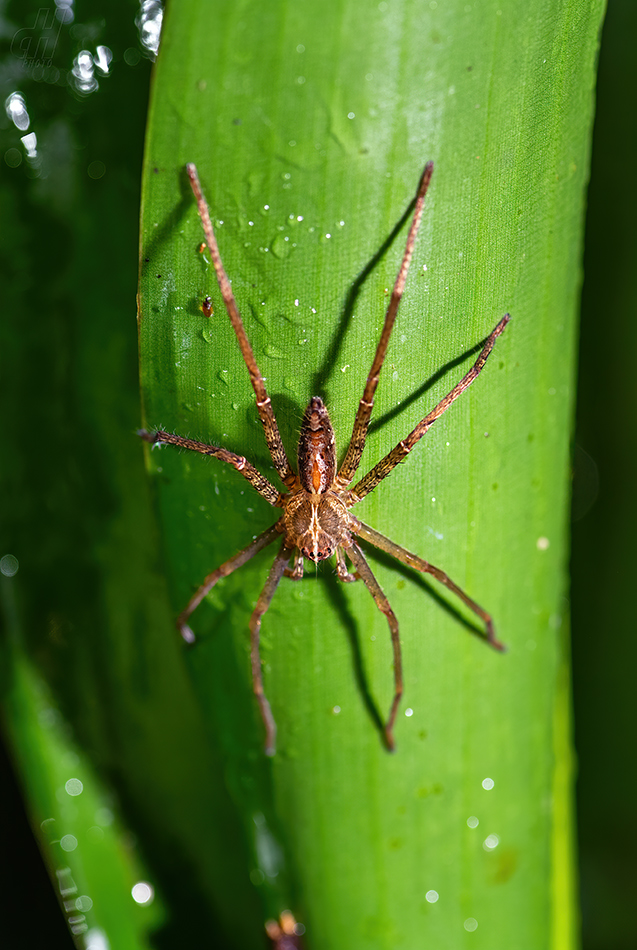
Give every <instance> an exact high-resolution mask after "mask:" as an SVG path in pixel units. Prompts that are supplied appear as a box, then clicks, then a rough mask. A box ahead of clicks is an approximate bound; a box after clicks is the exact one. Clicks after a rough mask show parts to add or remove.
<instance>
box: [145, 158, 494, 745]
mask: <svg viewBox="0 0 637 950" xmlns="http://www.w3.org/2000/svg"><path fill="white" fill-rule="evenodd" d="M186 169H187V172H188V177H189V178H190V183H191V185H192V189H193V192H194V195H195V198H196V200H197V208H198V211H199V216H200V217H201V221H202V224H203V229H204V233H205V235H206V241H207V244H208V248H209V249H210V255H211V258H212V263H213V265H214V268H215V273H216V275H217V280H218V283H219V289H220V290H221V294H222V296H223V300H224V303H225V306H226V310H227V312H228V316H229V317H230V322H231V323H232V326H233V328H234V331H235V334H236V336H237V340H238V342H239V346H240V348H241V353H242V354H243V358H244V360H245V363H246V366H247V368H248V372H249V373H250V381H251V383H252V387H253V389H254V392H255V396H256V400H257V410H258V413H259V416H260V418H261V422H262V423H263V430H264V435H265V440H266V442H267V444H268V449H269V450H270V455H271V457H272V461H273V463H274V467H275V469H276V471H277V474H278V476H279V478H280V479H281V482H282V483H283V485H284V491H283V492H280V491H279V490H278V489H277V488H275V486H274V485H273V484H272V483H271V482H270V481H269V480H268V479H267V478H265V476H264V475H262V474H261V473H260V472H259V471H257V469H256V468H255V467H254V466H253V465H251V464H250V462H248V461H247V460H246V459H245V458H243V456H241V455H236V454H235V453H234V452H229V451H228V450H227V449H222V448H218V447H216V446H213V445H205V444H204V443H202V442H196V441H194V440H193V439H186V438H183V437H182V436H179V435H173V434H172V433H170V432H163V431H159V432H154V433H149V432H146V430H144V429H142V430H140V433H139V434H140V435H141V437H142V438H143V439H144V440H145V441H146V442H150V443H151V444H153V445H155V444H158V443H167V444H171V445H177V446H179V447H181V448H184V449H191V450H193V451H195V452H200V453H201V454H202V455H210V456H212V457H213V458H217V459H220V460H221V461H223V462H228V463H229V464H230V465H232V466H234V468H236V469H237V471H238V472H240V473H241V474H242V475H243V477H244V478H246V479H247V480H248V481H249V482H250V484H251V485H252V487H253V488H254V489H255V490H256V491H258V492H259V494H260V495H261V496H262V497H263V498H265V499H266V501H268V502H269V503H270V504H271V505H273V506H274V507H276V508H282V509H283V514H282V515H281V517H280V518H279V520H278V521H277V522H276V524H274V525H272V527H271V528H268V530H267V531H264V532H263V534H260V535H259V536H258V537H257V538H255V539H254V541H253V542H252V543H251V544H249V545H248V546H247V547H246V548H244V549H243V550H242V551H239V553H238V554H235V555H234V557H232V558H230V560H229V561H226V562H225V564H222V565H221V566H220V567H218V568H217V569H216V570H215V571H213V572H212V573H211V574H209V575H208V577H206V578H205V580H204V582H203V584H202V585H201V587H200V588H199V590H198V591H197V592H196V594H195V595H194V596H193V597H192V598H191V600H190V601H189V603H188V604H187V605H186V607H185V608H184V610H183V611H182V612H181V614H180V615H179V617H178V618H177V627H178V629H179V631H180V633H181V635H182V636H183V638H184V639H185V640H187V641H189V642H192V640H194V635H193V633H192V630H191V629H190V627H189V626H188V623H187V620H188V618H189V617H190V614H191V613H192V612H193V610H194V609H195V608H196V607H197V606H198V605H199V604H200V603H201V601H202V600H203V598H204V597H205V596H206V594H207V593H208V592H209V591H210V590H212V588H213V587H214V586H215V584H216V583H217V582H218V581H219V580H221V578H222V577H226V576H227V575H228V574H230V573H232V571H235V570H236V569H237V568H239V567H241V566H242V565H243V564H245V563H246V561H248V560H250V558H251V557H254V555H255V554H257V552H258V551H261V550H263V548H265V547H267V546H268V545H269V544H272V542H274V541H275V540H276V539H277V538H279V539H281V538H282V544H281V549H280V551H279V553H278V555H277V556H276V558H275V560H274V564H273V565H272V568H271V569H270V574H269V576H268V579H267V581H266V584H265V587H264V588H263V591H262V592H261V596H260V597H259V600H258V602H257V606H256V608H255V610H254V613H253V614H252V617H251V618H250V633H251V661H252V679H253V686H254V692H255V695H256V697H257V700H258V702H259V708H260V711H261V716H262V718H263V722H264V725H265V731H266V745H265V751H266V754H268V755H274V751H275V738H276V725H275V722H274V717H273V716H272V711H271V709H270V704H269V702H268V700H267V699H266V696H265V693H264V691H263V679H262V673H261V660H260V656H259V631H260V628H261V618H262V617H263V615H264V613H265V612H266V610H267V609H268V607H269V605H270V601H271V600H272V597H273V596H274V592H275V590H276V588H277V586H278V584H279V581H280V580H281V578H282V577H283V576H284V575H285V574H287V576H288V577H290V578H292V579H293V580H299V579H300V578H301V577H302V576H303V558H308V559H309V560H311V561H314V562H317V561H323V560H325V558H328V557H331V556H332V555H335V557H336V571H337V574H338V576H339V578H340V579H341V580H343V581H355V580H358V579H361V580H362V581H363V583H364V584H365V586H366V587H367V589H368V590H369V592H370V593H371V595H372V597H373V598H374V600H375V602H376V604H377V606H378V607H379V609H380V610H381V611H382V612H383V613H384V614H385V616H386V617H387V621H388V624H389V630H390V634H391V640H392V647H393V652H394V698H393V700H392V705H391V709H390V712H389V716H388V718H387V724H386V726H385V729H384V735H385V740H386V743H387V746H388V748H390V749H393V748H394V736H393V727H394V722H395V720H396V713H397V712H398V705H399V702H400V697H401V695H402V691H403V676H402V661H401V651H400V640H399V637H398V621H397V620H396V617H395V615H394V612H393V610H392V609H391V607H390V605H389V601H388V600H387V597H386V596H385V594H384V593H383V591H382V589H381V587H380V585H379V583H378V581H377V580H376V578H375V577H374V575H373V574H372V572H371V570H370V568H369V565H368V564H367V561H366V560H365V557H364V555H363V552H362V550H361V548H360V547H359V545H358V540H359V539H362V540H363V541H367V542H369V543H370V544H372V545H374V546H375V547H377V548H380V549H381V550H382V551H386V552H387V553H388V554H391V555H392V556H393V557H395V558H396V559H397V560H399V561H401V562H402V563H403V564H407V565H408V566H409V567H412V568H414V569H415V570H417V571H421V572H422V573H425V574H431V575H432V576H433V577H435V578H436V579H437V580H438V581H440V583H442V584H444V585H445V587H447V588H448V589H449V590H450V591H452V593H454V594H455V595H456V596H457V597H459V598H460V600H462V602H463V603H464V604H466V605H467V607H469V608H470V609H471V610H472V611H473V612H474V613H475V614H477V616H478V617H480V618H481V620H482V621H483V622H484V624H485V627H486V633H487V636H486V639H487V641H488V642H489V643H490V644H491V646H492V647H494V648H495V649H497V650H502V649H504V648H503V646H502V644H501V643H500V642H499V640H497V638H496V635H495V631H494V628H493V622H492V620H491V616H490V615H489V614H488V613H487V612H486V610H483V608H482V607H480V606H479V605H478V604H477V603H476V602H475V601H474V600H472V599H471V598H470V597H469V596H468V595H467V594H465V592H464V591H463V590H461V589H460V588H459V587H458V586H457V584H454V582H453V581H452V580H451V579H450V578H449V577H447V575H446V574H445V573H444V571H441V570H440V568H438V567H434V565H433V564H429V563H428V562H427V561H424V560H423V559H422V558H420V557H418V555H416V554H411V553H410V552H409V551H407V550H405V548H402V547H400V546H399V545H398V544H396V543H395V542H394V541H390V539H389V538H386V537H384V536H383V535H382V534H380V533H379V532H378V531H375V530H374V529H373V528H370V527H369V526H368V525H365V524H363V522H362V521H359V520H358V519H357V518H355V517H354V516H353V515H352V514H351V513H350V510H349V509H350V508H352V506H353V505H355V504H357V503H358V502H359V501H360V500H361V499H362V498H364V497H365V495H368V494H369V493H370V492H371V491H373V490H374V489H375V488H376V486H377V485H378V484H379V483H380V482H381V481H382V480H383V479H384V478H385V477H386V476H387V475H389V473H390V472H391V471H392V470H393V469H394V468H395V467H396V465H398V463H399V462H402V461H404V459H405V458H406V457H407V455H408V453H409V452H410V451H411V449H412V448H413V447H414V445H416V443H417V442H418V441H419V440H420V439H421V438H422V437H423V435H424V434H425V432H426V431H427V429H429V427H430V426H431V425H433V423H434V422H435V421H436V419H438V418H439V416H441V415H442V413H443V412H445V410H446V409H448V408H449V406H450V405H451V404H452V403H453V402H454V401H455V400H456V399H457V398H458V396H459V395H460V394H461V393H462V392H464V390H465V389H466V388H467V387H468V386H470V385H471V383H472V382H473V381H474V379H475V378H476V377H477V376H478V374H479V373H480V372H481V371H482V369H483V367H484V365H485V363H486V361H487V359H488V358H489V354H490V353H491V351H492V349H493V347H494V345H495V341H496V340H497V338H498V337H499V336H500V334H501V333H502V331H503V330H504V328H505V327H506V325H507V323H508V322H509V315H508V314H506V315H505V316H504V317H503V318H502V319H501V320H500V322H499V323H498V324H497V326H496V327H495V329H494V330H493V331H492V332H491V333H490V334H489V336H488V337H487V339H486V340H485V341H484V344H483V347H482V350H481V352H480V355H479V356H478V358H477V360H476V362H475V363H474V365H473V366H472V368H471V369H470V370H469V372H468V373H467V374H466V376H464V377H463V378H462V379H461V380H460V382H459V383H457V385H456V386H454V388H453V389H452V390H451V392H450V393H448V394H447V395H446V396H445V397H444V399H442V400H441V401H440V402H439V403H438V405H437V406H435V407H434V408H433V409H432V410H431V412H429V413H428V414H427V415H426V416H425V417H424V419H421V421H420V422H419V423H418V424H417V425H416V427H415V428H414V429H412V431H411V432H410V433H409V434H408V435H407V436H406V437H405V438H404V439H402V440H401V441H400V442H399V443H398V445H397V446H396V447H395V448H394V449H392V451H391V452H389V453H388V455H386V456H385V457H384V458H383V459H381V460H380V462H378V463H377V464H376V465H375V466H374V467H373V468H372V469H371V470H370V471H369V472H368V473H367V474H366V475H365V476H364V478H362V479H361V480H360V481H359V482H358V483H357V484H356V485H354V487H353V488H350V487H349V486H350V484H351V482H352V481H353V479H354V476H355V474H356V471H357V469H358V466H359V464H360V461H361V456H362V454H363V449H364V448H365V440H366V437H367V428H368V426H369V420H370V417H371V413H372V408H373V405H374V394H375V392H376V387H377V385H378V378H379V374H380V371H381V368H382V365H383V362H384V360H385V354H386V352H387V346H388V344H389V338H390V336H391V332H392V329H393V326H394V321H395V319H396V314H397V312H398V305H399V303H400V299H401V297H402V294H403V290H404V288H405V281H406V279H407V272H408V270H409V264H410V262H411V258H412V255H413V251H414V244H415V241H416V234H417V232H418V228H419V226H420V220H421V218H422V212H423V207H424V201H425V195H426V193H427V188H428V187H429V181H430V179H431V174H432V172H433V164H432V162H429V163H428V164H427V165H426V166H425V170H424V172H423V174H422V178H421V179H420V183H419V185H418V191H417V193H416V199H415V208H414V216H413V219H412V223H411V227H410V229H409V235H408V237H407V244H406V246H405V253H404V254H403V259H402V263H401V265H400V269H399V271H398V276H397V278H396V283H395V285H394V289H393V292H392V295H391V300H390V302H389V306H388V308H387V313H386V315H385V323H384V325H383V330H382V332H381V336H380V340H379V342H378V346H377V349H376V355H375V356H374V360H373V363H372V366H371V369H370V371H369V375H368V377H367V382H366V384H365V389H364V391H363V396H362V398H361V401H360V403H359V406H358V411H357V413H356V418H355V419H354V428H353V431H352V436H351V439H350V443H349V447H348V449H347V452H346V453H345V458H344V459H343V463H342V465H341V467H340V469H339V468H337V463H336V448H335V445H334V430H333V428H332V423H331V422H330V417H329V415H328V412H327V409H326V408H325V405H324V403H323V400H322V399H320V398H319V397H318V396H314V397H312V399H310V402H309V404H308V407H307V409H306V410H305V414H304V416H303V423H302V425H301V433H300V437H299V445H298V473H295V472H294V471H293V469H292V468H291V466H290V463H289V461H288V457H287V454H286V451H285V448H284V446H283V442H282V440H281V436H280V434H279V429H278V426H277V422H276V419H275V416H274V412H273V410H272V404H271V401H270V397H269V396H268V394H267V392H266V388H265V383H264V380H263V377H262V376H261V373H260V371H259V368H258V366H257V363H256V360H255V358H254V353H253V352H252V347H251V346H250V342H249V340H248V338H247V336H246V332H245V329H244V326H243V322H242V320H241V316H240V315H239V310H238V308H237V304H236V301H235V299H234V295H233V293H232V289H231V286H230V281H229V280H228V277H227V275H226V272H225V270H224V268H223V264H222V263H221V257H220V255H219V248H218V246H217V240H216V238H215V234H214V230H213V227H212V222H211V220H210V213H209V211H208V206H207V204H206V201H205V199H204V197H203V193H202V191H201V186H200V184H199V178H198V176H197V170H196V168H195V166H194V165H187V166H186ZM206 299H208V298H206ZM346 558H347V559H349V560H350V561H351V563H352V565H353V567H354V573H350V571H349V569H348V567H347V562H346ZM291 560H292V561H293V567H292V568H291V569H290V568H289V567H288V565H289V563H290V561H291Z"/></svg>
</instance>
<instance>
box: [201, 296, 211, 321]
mask: <svg viewBox="0 0 637 950" xmlns="http://www.w3.org/2000/svg"><path fill="white" fill-rule="evenodd" d="M201 312H202V313H203V315H204V317H211V316H212V315H213V313H214V310H213V309H212V297H208V296H206V297H204V298H203V301H202V303H201Z"/></svg>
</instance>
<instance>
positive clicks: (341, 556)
mask: <svg viewBox="0 0 637 950" xmlns="http://www.w3.org/2000/svg"><path fill="white" fill-rule="evenodd" d="M336 575H337V577H338V579H339V581H345V582H346V583H350V582H351V581H357V580H360V578H359V576H358V574H350V572H349V571H348V570H347V563H346V561H345V553H344V551H343V548H342V547H341V546H340V544H339V545H338V547H337V548H336Z"/></svg>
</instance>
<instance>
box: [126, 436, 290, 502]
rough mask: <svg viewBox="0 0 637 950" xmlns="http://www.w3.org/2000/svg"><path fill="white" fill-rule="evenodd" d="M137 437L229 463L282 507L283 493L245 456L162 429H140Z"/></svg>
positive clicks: (265, 496) (154, 443)
mask: <svg viewBox="0 0 637 950" xmlns="http://www.w3.org/2000/svg"><path fill="white" fill-rule="evenodd" d="M137 435H138V436H139V437H140V438H141V439H143V440H144V442H149V443H150V444H151V445H176V446H177V447H178V448H180V449H189V450H190V451H191V452H199V453H200V454H201V455H210V456H211V457H212V458H215V459H220V460H221V461H222V462H227V463H228V464H229V465H232V466H233V468H236V470H237V471H238V472H240V473H241V474H242V475H243V477H244V478H245V479H247V481H249V482H250V484H251V485H252V487H253V488H254V489H255V490H256V491H258V492H259V494H260V495H261V497H262V498H265V500H266V501H268V502H270V504H271V505H274V506H275V507H278V508H280V507H281V503H282V497H283V496H282V495H281V493H280V492H279V491H277V490H276V488H275V487H274V485H273V484H272V483H271V482H269V481H268V479H267V478H266V477H265V475H262V474H261V472H260V471H259V470H258V469H256V468H255V467H254V465H252V464H251V463H250V462H248V460H247V459H245V458H244V457H243V455H237V454H236V453H235V452H229V451H228V449H221V448H218V447H217V446H216V445H207V444H206V443H205V442H196V441H195V440H194V439H185V438H184V437H183V436H181V435H174V434H173V433H172V432H164V431H162V430H161V429H160V430H159V431H158V432H147V431H146V429H138V430H137Z"/></svg>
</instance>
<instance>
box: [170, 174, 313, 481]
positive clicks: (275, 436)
mask: <svg viewBox="0 0 637 950" xmlns="http://www.w3.org/2000/svg"><path fill="white" fill-rule="evenodd" d="M186 171H187V173H188V178H189V179H190V184H191V187H192V190H193V193H194V196H195V200H196V201H197V210H198V212H199V217H200V218H201V223H202V225H203V229H204V233H205V235H206V242H207V244H208V248H209V249H210V256H211V258H212V263H213V266H214V269H215V273H216V275H217V283H218V284H219V290H220V291H221V296H222V297H223V302H224V304H225V305H226V310H227V312H228V316H229V317H230V323H231V324H232V327H233V329H234V332H235V334H236V337H237V341H238V343H239V348H240V349H241V355H242V356H243V359H244V362H245V364H246V366H247V368H248V372H249V374H250V382H251V383H252V388H253V389H254V394H255V396H256V397H257V410H258V412H259V417H260V419H261V422H262V423H263V430H264V433H265V441H266V442H267V445H268V449H269V450H270V455H271V456H272V461H273V463H274V467H275V468H276V470H277V472H278V473H279V477H280V478H281V481H282V482H283V484H284V485H287V486H291V485H293V484H294V482H295V480H296V475H295V474H294V472H293V471H292V468H291V467H290V463H289V461H288V457H287V454H286V452H285V448H284V446H283V441H282V439H281V434H280V432H279V427H278V425H277V421H276V419H275V416H274V410H273V409H272V402H271V400H270V397H269V396H268V394H267V392H266V388H265V382H264V381H263V376H262V375H261V372H260V370H259V367H258V366H257V361H256V359H255V358H254V352H253V350H252V346H251V345H250V341H249V340H248V337H247V335H246V331H245V328H244V326H243V321H242V319H241V315H240V313H239V308H238V307H237V302H236V300H235V299H234V294H233V293H232V287H231V285H230V280H229V279H228V275H227V274H226V272H225V269H224V266H223V264H222V262H221V255H220V254H219V247H218V245H217V239H216V237H215V232H214V229H213V227H212V221H211V219H210V211H209V210H208V205H207V203H206V199H205V198H204V196H203V191H202V190H201V185H200V183H199V176H198V175H197V169H196V167H195V165H193V163H192V162H189V163H188V164H187V165H186Z"/></svg>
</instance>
